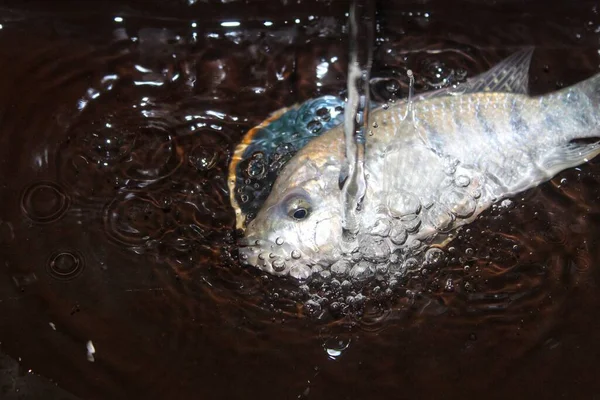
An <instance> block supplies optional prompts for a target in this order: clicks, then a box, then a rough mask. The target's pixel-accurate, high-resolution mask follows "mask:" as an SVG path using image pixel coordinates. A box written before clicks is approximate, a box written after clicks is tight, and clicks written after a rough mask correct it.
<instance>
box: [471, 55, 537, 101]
mask: <svg viewBox="0 0 600 400" xmlns="http://www.w3.org/2000/svg"><path fill="white" fill-rule="evenodd" d="M532 55H533V47H528V48H525V49H523V50H519V51H517V52H516V53H514V54H512V55H511V56H510V57H508V58H506V59H504V60H503V61H501V62H500V63H499V64H498V65H495V66H494V67H493V68H492V69H490V70H489V71H487V72H484V73H483V74H481V75H478V76H476V77H474V78H473V80H472V81H468V83H469V92H471V93H475V92H509V93H520V94H527V93H528V90H529V66H530V64H531V56H532Z"/></svg>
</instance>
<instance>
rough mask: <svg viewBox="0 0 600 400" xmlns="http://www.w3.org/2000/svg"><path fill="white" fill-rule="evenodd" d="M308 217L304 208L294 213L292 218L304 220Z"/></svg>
mask: <svg viewBox="0 0 600 400" xmlns="http://www.w3.org/2000/svg"><path fill="white" fill-rule="evenodd" d="M307 215H308V210H307V209H306V208H299V209H297V210H296V211H294V214H293V217H294V218H295V219H304V218H306V216H307Z"/></svg>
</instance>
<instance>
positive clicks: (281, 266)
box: [273, 259, 285, 272]
mask: <svg viewBox="0 0 600 400" xmlns="http://www.w3.org/2000/svg"><path fill="white" fill-rule="evenodd" d="M273 269H274V270H275V272H283V271H285V261H283V260H282V259H277V260H275V261H273Z"/></svg>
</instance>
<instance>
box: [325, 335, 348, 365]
mask: <svg viewBox="0 0 600 400" xmlns="http://www.w3.org/2000/svg"><path fill="white" fill-rule="evenodd" d="M350 343H351V340H350V339H349V338H348V339H339V338H330V339H327V340H325V342H323V349H324V350H325V352H326V353H327V357H329V359H330V360H337V359H338V358H339V357H340V356H341V355H342V354H343V353H344V351H346V349H348V347H349V346H350Z"/></svg>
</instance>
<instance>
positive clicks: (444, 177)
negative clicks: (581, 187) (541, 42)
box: [240, 50, 600, 279]
mask: <svg viewBox="0 0 600 400" xmlns="http://www.w3.org/2000/svg"><path fill="white" fill-rule="evenodd" d="M531 53H532V52H531V50H525V51H521V52H519V53H516V54H515V55H513V56H511V57H510V58H508V59H507V60H505V61H504V62H502V63H501V64H499V65H497V66H496V67H495V68H493V69H492V70H490V71H488V72H487V73H485V74H483V75H481V76H480V77H476V78H475V79H473V80H471V81H469V82H467V84H466V85H464V86H463V87H462V88H459V90H458V91H452V90H446V91H440V92H434V93H430V94H428V95H425V96H423V97H421V98H417V99H415V100H414V101H412V102H410V103H408V102H402V103H398V104H395V105H393V106H390V107H388V108H379V109H377V110H374V111H373V112H372V114H371V115H370V120H369V121H370V123H371V124H372V126H373V129H372V135H371V136H368V137H367V143H366V159H365V171H366V175H367V192H366V195H365V197H364V200H363V203H362V205H361V210H360V211H359V215H360V231H359V236H358V237H357V239H356V240H355V241H353V242H351V243H348V242H346V241H345V240H343V238H342V223H341V189H340V188H341V184H340V172H341V171H342V168H341V166H342V165H343V163H344V160H345V144H344V132H343V127H342V126H338V127H336V128H333V129H331V130H329V131H327V132H325V133H324V134H322V135H321V136H319V137H316V138H314V139H312V140H311V141H310V142H309V143H308V144H307V145H306V146H305V147H304V148H302V149H301V150H300V151H299V152H298V153H297V154H296V155H295V156H294V157H293V158H292V159H291V160H290V161H289V162H288V163H287V164H286V165H285V167H284V168H283V169H282V171H281V173H280V174H279V176H278V177H277V180H276V181H275V183H274V185H273V188H272V190H271V193H270V194H269V197H268V198H267V199H266V201H265V203H264V204H263V205H262V208H261V209H260V211H259V213H258V214H257V216H256V218H255V219H254V220H252V221H251V222H250V224H249V225H248V227H247V229H246V232H245V240H244V245H245V246H244V247H242V248H241V249H240V253H241V258H242V261H243V262H246V263H249V264H251V265H254V266H256V267H258V268H260V269H262V270H264V271H267V272H269V273H272V274H276V275H290V276H293V277H295V278H298V279H305V278H308V277H309V276H310V275H312V274H313V273H316V272H320V271H322V270H331V271H332V272H335V273H347V274H349V276H350V277H361V276H368V275H369V274H372V273H374V272H375V271H376V270H377V268H378V267H379V266H383V268H384V269H386V270H387V269H395V270H396V271H402V270H403V269H405V268H406V263H407V261H411V260H413V258H412V256H413V255H414V254H418V253H422V252H423V249H424V246H431V245H435V244H440V243H442V242H443V241H444V240H445V239H447V238H448V237H451V235H452V232H454V231H455V230H456V229H457V228H459V227H461V226H463V225H465V224H468V223H470V222H472V221H473V220H474V219H475V218H476V217H477V216H478V215H479V214H481V212H483V211H484V210H486V209H487V208H489V207H490V206H491V205H492V204H493V203H494V202H496V201H499V200H501V199H504V198H506V197H510V196H512V195H515V194H517V193H519V192H522V191H524V190H527V189H529V188H532V187H535V186H537V185H539V184H540V183H542V182H544V181H547V180H549V179H551V178H552V177H553V176H555V175H556V174H557V173H559V172H560V171H562V170H565V169H567V168H571V167H574V166H577V165H579V164H582V163H584V162H586V161H588V160H590V159H591V158H593V157H595V156H596V155H597V154H598V153H599V152H600V146H599V145H598V143H597V142H595V141H594V138H597V137H599V136H600V74H598V75H596V76H594V77H592V78H590V79H588V80H586V81H583V82H580V83H578V84H576V85H574V86H571V87H568V88H565V89H562V90H559V91H557V92H554V93H550V94H546V95H543V96H535V97H532V96H529V95H527V94H526V90H527V82H528V80H527V76H528V70H529V63H530V59H531ZM582 139H586V140H582Z"/></svg>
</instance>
